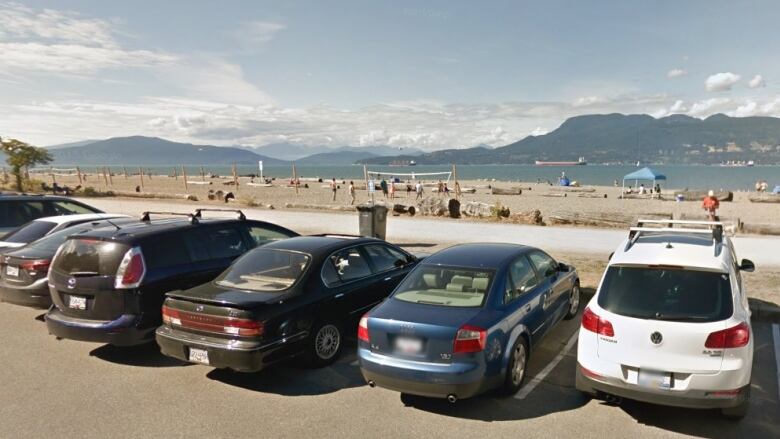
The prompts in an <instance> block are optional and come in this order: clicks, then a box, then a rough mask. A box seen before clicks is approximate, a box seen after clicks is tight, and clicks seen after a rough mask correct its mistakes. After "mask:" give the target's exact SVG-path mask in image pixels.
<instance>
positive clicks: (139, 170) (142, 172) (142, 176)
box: [138, 166, 144, 189]
mask: <svg viewBox="0 0 780 439" xmlns="http://www.w3.org/2000/svg"><path fill="white" fill-rule="evenodd" d="M138 175H139V176H140V177H141V189H143V188H144V170H143V169H141V167H140V166H139V167H138Z"/></svg>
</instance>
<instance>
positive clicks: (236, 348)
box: [155, 325, 304, 372]
mask: <svg viewBox="0 0 780 439" xmlns="http://www.w3.org/2000/svg"><path fill="white" fill-rule="evenodd" d="M303 336H304V334H299V335H297V336H292V337H286V338H284V339H279V340H275V341H271V342H262V343H259V342H243V341H238V340H235V339H224V338H216V337H209V336H201V335H196V334H193V333H189V332H185V331H179V330H176V329H173V328H171V327H169V326H167V325H163V326H160V327H159V328H157V331H155V340H156V341H157V344H158V345H160V352H162V353H163V355H167V356H169V357H173V358H176V359H179V360H181V361H185V362H190V358H189V354H190V349H191V348H196V349H203V350H205V351H206V352H208V358H209V363H208V364H203V363H195V364H203V365H205V366H210V367H215V368H217V369H233V370H235V371H238V372H258V371H260V370H262V369H264V368H265V367H267V366H269V365H271V364H273V363H276V362H278V361H281V360H284V359H287V358H290V357H292V356H294V355H295V354H296V352H297V350H296V347H295V344H296V342H297V341H300V340H302V339H303Z"/></svg>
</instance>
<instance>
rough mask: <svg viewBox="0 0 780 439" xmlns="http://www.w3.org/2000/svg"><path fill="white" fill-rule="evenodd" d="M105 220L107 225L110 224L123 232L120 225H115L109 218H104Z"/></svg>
mask: <svg viewBox="0 0 780 439" xmlns="http://www.w3.org/2000/svg"><path fill="white" fill-rule="evenodd" d="M103 219H104V220H106V222H107V223H109V224H111V225H112V226H114V227H116V229H117V230H122V228H121V227H119V226H118V225H116V224H114V223H113V222H112V221H111V220H110V219H108V218H103Z"/></svg>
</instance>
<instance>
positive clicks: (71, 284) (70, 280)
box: [68, 277, 76, 290]
mask: <svg viewBox="0 0 780 439" xmlns="http://www.w3.org/2000/svg"><path fill="white" fill-rule="evenodd" d="M68 288H70V289H71V290H72V289H73V288H76V278H75V277H71V278H68Z"/></svg>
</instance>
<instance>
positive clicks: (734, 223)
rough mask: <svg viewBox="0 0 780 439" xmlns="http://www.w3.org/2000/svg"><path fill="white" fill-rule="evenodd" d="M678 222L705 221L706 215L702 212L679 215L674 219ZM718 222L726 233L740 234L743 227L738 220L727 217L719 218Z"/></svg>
mask: <svg viewBox="0 0 780 439" xmlns="http://www.w3.org/2000/svg"><path fill="white" fill-rule="evenodd" d="M676 219H680V220H686V221H707V213H706V212H705V211H704V210H702V211H701V213H700V214H698V215H697V214H692V213H680V215H679V216H678V217H677V218H676ZM718 221H720V222H722V223H723V226H724V228H725V229H726V231H728V232H733V233H736V232H741V231H742V228H743V226H744V223H742V221H741V220H740V219H739V218H732V217H727V216H719V218H718Z"/></svg>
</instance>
